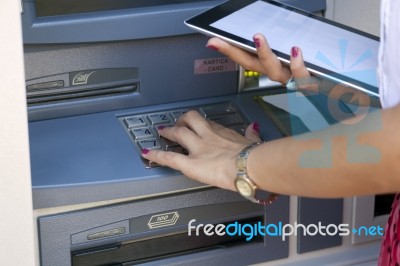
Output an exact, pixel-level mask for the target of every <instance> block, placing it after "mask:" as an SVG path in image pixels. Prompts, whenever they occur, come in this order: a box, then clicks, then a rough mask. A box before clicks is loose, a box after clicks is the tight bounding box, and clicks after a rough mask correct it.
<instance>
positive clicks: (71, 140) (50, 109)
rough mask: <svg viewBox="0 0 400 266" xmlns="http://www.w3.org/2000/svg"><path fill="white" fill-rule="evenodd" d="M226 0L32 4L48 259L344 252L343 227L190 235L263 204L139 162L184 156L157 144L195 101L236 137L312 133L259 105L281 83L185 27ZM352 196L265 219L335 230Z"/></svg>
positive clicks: (318, 6)
mask: <svg viewBox="0 0 400 266" xmlns="http://www.w3.org/2000/svg"><path fill="white" fill-rule="evenodd" d="M221 2H222V1H219V0H214V1H205V0H179V1H165V0H151V1H149V0H146V1H141V0H134V1H115V0H113V1H111V0H98V1H95V3H94V2H93V1H64V0H52V1H50V0H23V14H22V23H23V37H24V51H25V52H24V53H25V54H24V56H25V68H26V70H25V72H26V73H25V75H26V90H27V102H28V115H29V134H30V149H31V150H30V153H31V170H32V186H33V204H34V206H33V207H34V213H35V218H36V221H37V237H38V242H39V243H38V245H39V257H40V264H41V265H43V266H54V265H57V266H68V265H74V266H75V265H249V264H257V263H264V262H271V263H274V262H278V261H285V259H286V261H287V258H288V257H289V256H293V252H294V254H295V255H294V256H295V257H296V258H302V257H306V258H307V257H310V255H309V254H316V253H317V254H319V253H318V252H322V253H323V252H324V250H335V248H337V249H338V250H341V248H342V247H343V242H344V241H343V237H341V236H338V235H335V236H315V237H310V236H302V235H300V236H298V237H294V238H290V239H289V240H286V241H282V240H281V239H280V238H278V237H268V238H267V239H263V237H259V236H258V237H255V238H254V239H252V240H251V241H248V240H246V238H245V236H243V235H242V236H236V237H220V236H216V235H214V236H212V237H208V236H206V235H205V234H204V232H200V233H199V236H193V235H190V234H189V232H188V223H189V222H190V221H191V220H193V219H195V220H196V222H195V223H196V224H214V225H215V224H225V225H227V224H230V223H237V224H257V223H259V222H263V219H264V218H263V217H264V210H263V207H262V206H259V205H257V204H253V203H251V202H249V201H247V200H245V199H243V198H242V197H241V196H239V195H238V194H237V193H234V192H229V191H225V190H221V189H217V188H213V187H209V186H206V185H204V184H200V183H197V182H195V181H193V180H190V179H188V178H186V177H184V176H183V175H182V174H181V173H179V172H177V171H174V170H171V169H168V168H166V167H162V166H157V165H152V164H149V163H148V162H146V161H143V160H142V159H141V156H140V149H141V148H145V147H146V148H164V149H172V150H178V151H180V152H185V151H184V150H183V149H182V148H181V147H179V146H175V145H173V144H171V143H168V142H166V141H165V140H162V139H160V138H159V137H158V136H157V134H156V133H155V131H154V127H156V126H158V125H161V124H163V125H165V124H166V125H170V124H173V123H174V122H175V121H176V119H177V118H178V117H179V116H180V115H182V114H183V113H184V112H186V111H187V110H190V109H195V110H198V111H199V112H200V113H201V114H203V115H204V116H205V117H206V118H207V119H211V120H213V121H217V122H219V123H221V124H223V125H225V126H227V127H230V128H232V129H234V130H236V131H238V132H240V133H243V130H244V129H245V128H246V126H247V125H249V124H250V123H251V122H252V121H262V126H263V127H262V129H261V133H262V137H263V139H264V140H266V141H268V140H273V139H277V138H281V137H284V136H286V135H290V134H298V133H302V132H306V131H307V130H309V129H308V128H307V127H306V126H304V124H303V123H301V121H300V122H299V121H298V120H296V119H297V118H296V117H295V116H293V115H291V114H290V113H288V112H286V111H285V110H282V109H280V108H278V107H276V106H272V105H270V104H267V103H265V102H264V101H263V100H262V99H263V96H265V95H279V94H282V95H285V94H286V90H285V89H284V88H282V87H280V86H277V85H273V86H260V84H261V83H262V82H261V79H260V78H259V77H257V78H254V77H248V76H247V77H246V75H245V74H244V72H245V71H244V70H243V69H241V68H239V67H238V66H237V65H235V63H233V62H231V61H230V60H229V59H227V58H225V57H224V56H223V55H221V54H219V53H218V52H215V51H212V50H209V49H207V48H205V44H206V42H207V38H206V37H205V36H202V35H200V34H196V33H194V32H192V31H191V30H190V29H188V28H187V27H186V26H184V24H183V21H184V20H185V19H187V18H189V17H191V16H193V15H195V14H197V13H199V12H201V11H203V10H205V9H207V8H209V7H211V6H214V5H216V4H218V3H221ZM282 2H285V3H288V4H290V5H294V6H297V7H299V8H302V9H305V10H307V11H310V12H316V13H319V14H323V12H324V10H325V8H326V3H325V0H306V1H305V0H286V1H282ZM249 27H251V25H249ZM310 101H311V102H312V103H313V105H314V106H316V107H317V109H318V110H319V111H320V112H321V114H322V115H323V116H324V117H325V118H326V121H328V124H333V123H336V122H338V121H337V119H336V118H335V117H333V116H332V115H330V114H329V112H328V111H327V110H326V101H327V99H326V97H325V96H323V95H313V96H310ZM338 104H341V103H338ZM350 113H351V112H350ZM350 113H349V115H351V114H350ZM290 121H292V122H293V121H297V122H295V123H292V122H290ZM344 203H345V201H344V200H343V199H334V200H322V199H308V198H292V199H290V198H289V197H287V196H280V197H279V199H278V200H276V201H275V202H274V203H273V204H271V205H269V206H267V208H266V213H267V215H266V219H267V221H268V223H275V224H278V223H282V224H287V223H289V222H291V221H294V220H296V221H298V222H299V223H302V224H306V225H307V224H312V223H314V224H318V222H321V223H323V224H327V225H328V224H335V225H338V224H340V223H342V222H343V221H344V219H348V217H347V216H346V212H345V211H346V210H347V209H346V208H348V205H346V204H344ZM293 250H294V251H293ZM371 250H373V251H375V250H376V249H375V246H373V247H372V249H371ZM368 252H369V251H368ZM370 253H371V252H370ZM372 253H373V252H372ZM334 257H335V256H334ZM333 261H334V259H333ZM305 265H311V264H305ZM319 265H321V264H319Z"/></svg>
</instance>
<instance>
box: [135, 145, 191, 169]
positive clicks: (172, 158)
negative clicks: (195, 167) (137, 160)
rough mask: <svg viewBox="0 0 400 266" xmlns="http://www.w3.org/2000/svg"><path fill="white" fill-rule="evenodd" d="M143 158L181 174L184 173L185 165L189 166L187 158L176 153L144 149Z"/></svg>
mask: <svg viewBox="0 0 400 266" xmlns="http://www.w3.org/2000/svg"><path fill="white" fill-rule="evenodd" d="M142 157H143V158H145V159H147V160H149V161H152V162H156V163H158V164H160V165H164V166H167V167H170V168H173V169H175V170H178V171H181V172H184V166H185V165H189V164H188V163H187V161H188V160H189V158H188V157H187V156H185V155H183V154H180V153H175V152H169V151H160V150H147V149H144V150H142Z"/></svg>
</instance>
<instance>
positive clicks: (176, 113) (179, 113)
mask: <svg viewBox="0 0 400 266" xmlns="http://www.w3.org/2000/svg"><path fill="white" fill-rule="evenodd" d="M186 112H187V110H176V111H172V112H171V116H172V118H173V119H174V122H176V120H178V119H179V117H181V116H182V115H184V114H185V113H186Z"/></svg>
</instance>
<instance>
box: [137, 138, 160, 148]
mask: <svg viewBox="0 0 400 266" xmlns="http://www.w3.org/2000/svg"><path fill="white" fill-rule="evenodd" d="M137 144H138V145H139V148H140V149H141V150H143V149H148V150H157V149H158V150H159V149H161V144H160V141H159V140H158V139H145V140H139V141H138V142H137Z"/></svg>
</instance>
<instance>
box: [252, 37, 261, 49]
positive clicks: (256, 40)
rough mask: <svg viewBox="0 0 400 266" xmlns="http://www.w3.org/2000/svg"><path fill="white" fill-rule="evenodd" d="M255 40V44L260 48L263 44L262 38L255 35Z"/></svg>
mask: <svg viewBox="0 0 400 266" xmlns="http://www.w3.org/2000/svg"><path fill="white" fill-rule="evenodd" d="M253 40H254V44H255V46H256V48H260V46H261V42H260V39H259V38H257V37H253Z"/></svg>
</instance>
